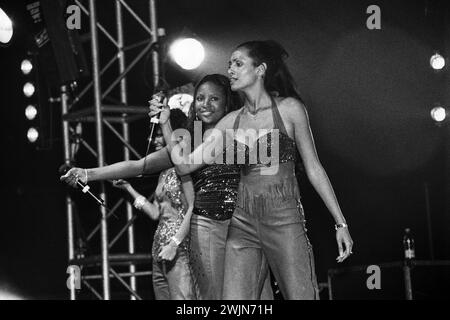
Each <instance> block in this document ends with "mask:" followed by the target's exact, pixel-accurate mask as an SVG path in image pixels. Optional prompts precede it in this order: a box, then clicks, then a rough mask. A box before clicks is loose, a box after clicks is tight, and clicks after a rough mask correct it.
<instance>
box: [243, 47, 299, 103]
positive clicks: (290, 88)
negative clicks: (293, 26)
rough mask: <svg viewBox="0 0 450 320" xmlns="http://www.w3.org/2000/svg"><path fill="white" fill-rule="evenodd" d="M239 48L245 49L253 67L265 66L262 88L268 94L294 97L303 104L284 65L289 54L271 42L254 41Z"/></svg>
mask: <svg viewBox="0 0 450 320" xmlns="http://www.w3.org/2000/svg"><path fill="white" fill-rule="evenodd" d="M239 48H245V49H247V51H248V55H249V57H250V58H252V59H253V63H254V65H255V66H259V65H260V64H262V63H265V64H266V65H267V70H266V73H265V76H264V87H265V89H266V90H267V91H268V92H269V93H270V94H272V95H278V96H281V97H294V98H297V99H298V100H300V101H302V102H303V100H302V98H301V97H300V94H299V93H298V91H297V89H296V85H295V81H294V78H293V77H292V75H291V73H290V72H289V69H288V67H287V66H286V63H285V60H286V59H287V58H288V57H289V54H288V53H287V51H286V50H285V49H284V48H283V46H282V45H281V44H279V43H278V42H276V41H273V40H266V41H261V40H254V41H247V42H244V43H241V44H240V45H238V46H237V49H239Z"/></svg>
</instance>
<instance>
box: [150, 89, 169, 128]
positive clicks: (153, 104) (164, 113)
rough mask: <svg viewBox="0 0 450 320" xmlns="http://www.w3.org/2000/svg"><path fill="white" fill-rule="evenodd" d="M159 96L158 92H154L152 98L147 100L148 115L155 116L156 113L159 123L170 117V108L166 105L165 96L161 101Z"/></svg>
mask: <svg viewBox="0 0 450 320" xmlns="http://www.w3.org/2000/svg"><path fill="white" fill-rule="evenodd" d="M160 101H161V96H160V95H159V94H154V95H153V96H152V100H150V101H149V104H150V107H149V108H150V112H149V113H148V115H149V116H150V118H153V117H155V116H156V115H157V114H158V113H160V115H159V123H161V124H164V123H166V122H167V121H169V118H170V108H169V106H168V105H167V98H164V101H163V102H162V103H161V102H160Z"/></svg>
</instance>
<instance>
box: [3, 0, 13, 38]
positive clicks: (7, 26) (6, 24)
mask: <svg viewBox="0 0 450 320" xmlns="http://www.w3.org/2000/svg"><path fill="white" fill-rule="evenodd" d="M12 36H13V26H12V21H11V19H10V18H9V17H8V15H7V14H6V13H5V11H3V10H2V9H1V8H0V43H2V44H7V43H9V42H10V41H11V38H12Z"/></svg>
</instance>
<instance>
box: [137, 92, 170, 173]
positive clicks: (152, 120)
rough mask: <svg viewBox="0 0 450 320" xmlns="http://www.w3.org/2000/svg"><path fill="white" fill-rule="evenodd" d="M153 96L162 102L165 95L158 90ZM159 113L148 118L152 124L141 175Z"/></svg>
mask: <svg viewBox="0 0 450 320" xmlns="http://www.w3.org/2000/svg"><path fill="white" fill-rule="evenodd" d="M153 96H156V97H158V98H159V103H163V101H164V99H165V97H166V94H165V93H164V92H163V91H158V93H156V94H154V95H153ZM160 115H161V112H159V113H158V114H156V115H155V116H154V117H152V118H150V123H151V124H152V129H151V130H150V135H149V137H148V144H147V150H146V151H145V158H144V165H143V166H142V172H141V176H144V174H145V168H146V160H147V156H148V152H149V150H150V145H151V142H152V138H153V132H154V130H155V124H157V123H159V116H160Z"/></svg>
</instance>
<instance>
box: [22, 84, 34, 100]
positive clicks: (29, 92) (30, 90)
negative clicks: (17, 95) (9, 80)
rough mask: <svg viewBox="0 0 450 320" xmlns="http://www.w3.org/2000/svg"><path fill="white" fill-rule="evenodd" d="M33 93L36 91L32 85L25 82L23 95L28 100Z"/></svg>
mask: <svg viewBox="0 0 450 320" xmlns="http://www.w3.org/2000/svg"><path fill="white" fill-rule="evenodd" d="M35 91H36V89H35V87H34V84H32V83H31V82H27V83H25V84H24V86H23V94H24V95H25V96H26V97H28V98H29V97H31V96H32V95H33V94H34V92H35Z"/></svg>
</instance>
